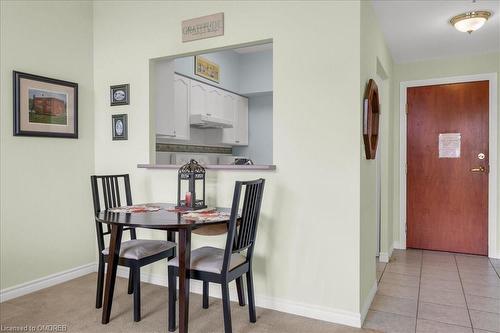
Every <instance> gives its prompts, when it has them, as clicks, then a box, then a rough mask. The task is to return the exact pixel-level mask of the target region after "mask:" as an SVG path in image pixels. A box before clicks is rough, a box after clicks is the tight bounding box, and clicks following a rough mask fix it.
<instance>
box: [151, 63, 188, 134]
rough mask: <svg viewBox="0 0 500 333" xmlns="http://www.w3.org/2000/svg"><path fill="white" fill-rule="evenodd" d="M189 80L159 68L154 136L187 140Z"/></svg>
mask: <svg viewBox="0 0 500 333" xmlns="http://www.w3.org/2000/svg"><path fill="white" fill-rule="evenodd" d="M190 81H191V80H190V79H188V78H185V77H183V76H180V75H177V74H174V73H173V68H168V67H167V66H163V67H159V68H158V73H157V87H156V95H157V96H156V100H155V101H156V110H157V111H156V135H157V136H158V137H165V138H172V139H178V140H189V107H190V99H189V96H190V90H191V82H190Z"/></svg>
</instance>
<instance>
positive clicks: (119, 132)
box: [111, 114, 128, 140]
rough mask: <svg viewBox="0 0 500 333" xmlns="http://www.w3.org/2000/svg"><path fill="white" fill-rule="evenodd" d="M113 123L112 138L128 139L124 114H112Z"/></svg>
mask: <svg viewBox="0 0 500 333" xmlns="http://www.w3.org/2000/svg"><path fill="white" fill-rule="evenodd" d="M111 117H112V125H113V140H127V139H128V125H127V115H126V114H115V115H112V116H111Z"/></svg>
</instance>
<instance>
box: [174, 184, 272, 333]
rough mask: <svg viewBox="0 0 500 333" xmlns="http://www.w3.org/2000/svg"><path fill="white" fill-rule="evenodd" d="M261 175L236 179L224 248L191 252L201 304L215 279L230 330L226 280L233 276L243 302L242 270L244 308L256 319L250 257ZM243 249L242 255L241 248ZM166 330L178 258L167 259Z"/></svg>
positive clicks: (205, 301)
mask: <svg viewBox="0 0 500 333" xmlns="http://www.w3.org/2000/svg"><path fill="white" fill-rule="evenodd" d="M264 182H265V180H264V179H258V180H253V181H237V182H236V184H235V188H234V195H233V205H232V209H231V216H230V221H229V228H228V233H227V239H226V248H225V249H218V248H214V247H207V246H206V247H201V248H198V249H195V250H193V251H192V252H191V269H190V271H189V273H188V274H189V277H190V278H191V279H196V280H202V281H203V308H205V309H206V308H208V296H209V295H208V289H209V283H210V282H212V283H219V284H220V285H221V287H222V305H223V312H224V331H225V332H226V333H230V332H232V328H231V310H230V301H229V282H231V281H233V280H236V287H237V291H238V301H239V304H240V306H244V305H245V294H244V291H243V279H242V277H243V274H246V280H247V291H248V310H249V315H250V322H252V323H255V322H256V321H257V318H256V314H255V296H254V289H253V277H252V257H253V250H254V246H255V236H256V234H257V224H258V221H259V213H260V206H261V202H262V194H263V191H264ZM243 190H244V194H243V196H244V199H243V209H242V211H241V218H238V212H239V205H240V198H241V196H242V191H243ZM245 250H246V255H244V254H243V253H242V252H244V251H245ZM168 265H169V266H168V330H169V331H171V332H173V331H175V326H176V325H175V316H176V314H175V302H176V289H177V286H176V283H177V282H176V277H177V276H178V275H179V260H178V258H175V259H173V260H170V261H169V262H168Z"/></svg>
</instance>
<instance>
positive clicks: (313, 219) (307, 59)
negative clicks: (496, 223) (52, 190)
mask: <svg viewBox="0 0 500 333" xmlns="http://www.w3.org/2000/svg"><path fill="white" fill-rule="evenodd" d="M217 12H224V17H225V34H224V36H222V37H218V38H210V39H205V40H201V41H196V42H190V43H182V42H181V35H180V25H181V21H182V20H185V19H187V18H192V17H198V16H203V15H207V14H211V13H217ZM339 12H342V13H343V14H342V16H338V13H339ZM332 17H335V18H336V19H335V20H332ZM256 22H258V24H256ZM94 29H95V31H96V32H98V33H96V34H95V38H94V86H95V104H94V108H95V110H96V111H95V150H96V153H95V157H96V172H98V173H107V172H129V173H130V174H131V178H132V187H133V192H134V199H135V200H136V202H147V201H153V202H154V201H156V202H157V201H171V202H172V201H173V200H175V195H176V186H177V185H176V171H175V170H144V169H137V167H136V165H137V163H145V162H148V160H149V156H150V153H151V151H152V150H154V137H151V135H150V126H151V123H152V120H151V116H150V113H149V91H148V90H149V59H151V58H157V57H162V56H175V55H178V54H189V53H195V52H200V51H201V52H210V51H209V50H211V49H215V48H220V47H225V46H229V45H238V44H243V43H250V42H255V41H263V40H268V39H273V42H274V43H273V45H274V52H273V53H274V54H273V55H274V59H273V79H274V80H273V81H274V82H273V90H274V105H273V109H274V110H273V151H274V161H275V163H276V164H277V170H276V171H275V172H245V171H234V172H223V171H221V172H215V171H211V172H209V173H208V178H209V179H208V184H207V195H208V203H209V204H210V205H218V206H229V205H230V200H231V197H232V189H233V186H234V181H235V180H236V179H253V178H257V177H265V178H266V180H267V182H266V190H265V193H264V202H263V207H262V215H261V221H260V224H259V232H258V237H257V246H256V253H255V257H256V258H255V262H254V269H255V280H256V293H257V295H258V296H257V300H258V301H262V300H264V299H268V300H269V299H271V300H272V302H274V303H273V304H278V305H277V306H278V307H279V306H281V308H282V309H283V307H284V304H286V306H288V309H294V310H295V311H297V312H299V313H302V314H305V315H309V316H316V317H321V318H323V319H325V320H331V321H337V322H344V323H348V324H351V325H359V324H360V281H359V270H360V264H359V263H360V261H359V252H360V238H359V235H360V229H359V215H360V208H359V202H360V180H359V177H360V158H359V143H360V141H359V135H360V134H359V133H360V115H359V113H358V112H355V110H359V105H360V103H359V98H360V96H359V90H360V85H359V79H360V70H359V66H360V65H359V64H360V58H359V54H360V42H359V38H360V4H359V2H357V1H335V2H324V1H308V2H307V3H306V2H279V3H278V2H262V1H231V2H227V1H207V2H182V3H181V2H159V1H155V2H153V1H140V2H139V1H121V2H101V1H96V2H94ZM339 31H342V33H341V34H340V33H338V32H339ZM151 32H154V33H151ZM318 34H320V35H321V38H320V39H318V38H319V35H318ZM117 36H124V37H123V40H122V39H121V38H117ZM325 40H327V41H328V42H327V43H325V42H324V41H325ZM112 59H120V61H112ZM124 69H126V70H124ZM113 82H123V83H127V82H128V83H130V89H131V104H130V105H129V106H123V107H116V108H113V109H112V111H113V112H121V111H124V112H127V113H128V115H129V140H128V141H122V142H117V141H115V142H113V141H111V137H110V133H109V128H110V126H111V123H110V122H111V116H110V113H109V112H103V111H105V110H109V107H108V106H107V104H108V89H109V85H110V84H111V83H113ZM325 151H328V152H329V153H328V154H325V153H324V152H325ZM325 193H327V194H326V195H325ZM318 208H319V209H318ZM142 235H143V236H149V237H152V236H154V237H165V235H164V234H163V233H161V232H155V233H153V232H149V231H144V232H143V233H142ZM222 241H223V239H221V238H219V237H217V238H208V239H203V240H201V239H200V238H198V237H195V239H194V240H193V246H194V247H197V246H200V245H202V244H217V245H219V246H222V245H223V242H222ZM144 271H145V272H153V273H156V274H161V275H165V272H166V269H165V266H164V265H163V264H158V265H153V266H149V267H148V268H146V269H144Z"/></svg>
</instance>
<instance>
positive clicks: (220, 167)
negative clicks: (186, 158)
mask: <svg viewBox="0 0 500 333" xmlns="http://www.w3.org/2000/svg"><path fill="white" fill-rule="evenodd" d="M137 167H138V168H141V169H171V170H178V169H179V168H180V167H181V165H175V164H137ZM203 167H204V168H205V169H207V170H261V171H274V170H276V165H274V164H271V165H234V164H208V165H204V166H203Z"/></svg>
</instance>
